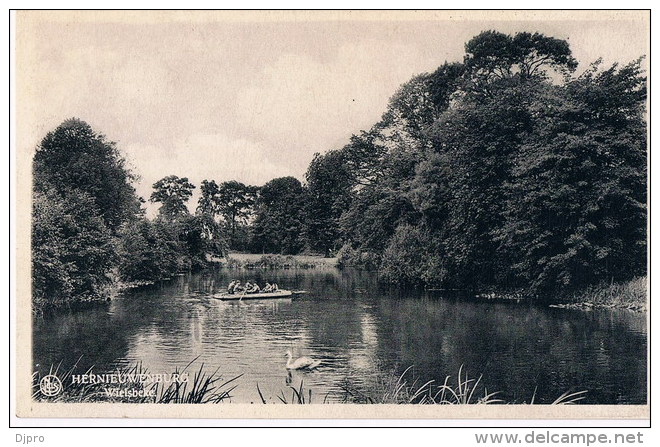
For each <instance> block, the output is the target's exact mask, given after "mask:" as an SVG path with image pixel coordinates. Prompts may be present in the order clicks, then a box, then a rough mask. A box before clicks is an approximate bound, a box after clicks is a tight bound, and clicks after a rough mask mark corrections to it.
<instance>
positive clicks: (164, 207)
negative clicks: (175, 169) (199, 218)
mask: <svg viewBox="0 0 660 447" xmlns="http://www.w3.org/2000/svg"><path fill="white" fill-rule="evenodd" d="M153 188H154V192H153V193H151V197H150V198H149V201H150V202H152V203H158V202H159V203H160V204H161V207H160V209H159V210H158V213H159V215H160V216H161V217H163V218H164V219H166V220H177V219H179V218H181V217H184V216H186V215H189V214H190V212H189V211H188V207H187V206H186V202H188V199H190V197H191V196H192V190H193V189H195V185H193V184H192V183H190V182H189V181H188V178H187V177H182V178H179V177H177V176H176V175H169V176H167V177H163V178H162V179H160V180H158V181H157V182H156V183H154V184H153Z"/></svg>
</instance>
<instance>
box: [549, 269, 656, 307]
mask: <svg viewBox="0 0 660 447" xmlns="http://www.w3.org/2000/svg"><path fill="white" fill-rule="evenodd" d="M561 301H562V302H560V303H557V304H553V305H552V306H553V307H561V308H571V309H587V310H588V309H591V308H608V309H629V310H634V311H639V312H644V311H646V309H647V304H648V300H647V277H646V276H641V277H639V278H635V279H632V280H630V281H626V282H624V283H610V284H599V285H596V286H591V287H588V288H587V289H585V290H582V291H580V292H577V293H574V294H573V295H570V296H568V297H566V298H564V299H563V300H561Z"/></svg>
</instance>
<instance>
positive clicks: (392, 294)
mask: <svg viewBox="0 0 660 447" xmlns="http://www.w3.org/2000/svg"><path fill="white" fill-rule="evenodd" d="M237 278H238V279H241V280H243V281H245V280H246V279H247V280H257V281H258V282H259V283H260V284H263V283H264V282H265V281H271V282H272V281H275V282H277V283H278V284H279V286H280V288H285V289H293V290H307V291H308V292H309V293H308V294H306V295H299V296H296V297H294V298H293V299H283V300H272V301H246V302H240V303H232V302H221V301H217V300H211V299H209V295H211V294H213V293H216V292H221V291H222V290H223V289H224V287H226V285H227V283H228V282H229V281H230V280H232V279H237ZM646 334H647V330H646V315H645V314H639V313H633V312H629V311H622V310H616V311H612V310H598V311H592V312H584V311H577V310H566V309H555V308H548V307H542V306H536V305H529V304H500V303H492V302H491V303H485V302H475V301H472V300H466V299H461V298H458V297H455V296H446V295H444V296H443V295H442V294H439V293H428V292H427V293H416V292H410V293H402V292H401V291H398V290H392V289H388V288H383V287H379V286H378V284H377V282H376V277H375V275H374V274H371V273H364V272H355V271H346V270H344V271H339V270H336V269H332V268H324V269H316V270H313V269H312V270H279V271H250V270H233V271H229V270H217V271H212V272H204V273H200V274H195V275H188V276H182V277H178V278H177V279H175V280H173V281H170V282H165V283H162V284H160V285H157V286H151V287H145V288H142V289H139V290H134V291H131V292H127V293H125V294H124V296H122V297H121V298H119V299H116V300H114V301H112V302H111V303H109V304H108V305H106V306H100V307H96V308H93V309H85V310H78V311H73V312H70V313H66V314H59V315H55V316H47V317H41V318H35V321H34V345H33V363H34V367H35V370H40V371H41V372H42V373H44V374H47V372H48V369H49V367H50V365H51V364H58V363H60V362H62V368H67V367H70V366H71V365H73V364H74V363H75V362H76V361H77V360H78V359H80V362H79V365H80V368H81V369H86V368H87V367H89V366H92V365H94V371H95V372H96V373H101V372H108V371H111V370H112V369H113V368H115V367H116V366H117V365H121V364H130V363H135V362H142V364H143V366H145V367H146V368H147V369H148V370H149V372H152V373H171V372H174V370H175V368H177V367H178V368H179V369H182V368H183V367H185V366H186V365H187V364H188V363H189V362H190V361H191V360H193V359H195V358H197V360H196V361H195V363H194V364H193V365H194V366H193V370H194V367H195V366H196V367H197V368H199V365H200V364H201V363H204V365H205V366H207V367H208V369H209V370H211V371H214V370H215V369H218V371H219V373H221V374H222V376H223V378H225V379H229V378H232V377H235V376H237V375H240V374H242V377H241V378H240V379H238V381H237V384H238V387H237V388H236V389H235V390H234V392H233V393H232V394H233V397H232V402H241V403H250V402H260V399H259V395H258V393H257V384H259V388H260V389H261V391H262V393H263V395H264V396H265V397H266V399H267V400H269V401H273V402H279V400H278V399H277V396H278V395H279V394H280V393H281V392H282V391H285V392H286V394H287V397H290V391H286V390H287V389H288V388H287V386H288V385H289V384H290V385H292V386H295V387H298V386H299V385H300V383H301V381H303V382H304V386H305V388H306V389H311V390H312V393H313V394H312V397H313V402H316V403H320V402H322V401H323V400H324V399H326V400H328V401H332V402H339V401H341V400H342V396H343V391H342V390H343V389H344V388H345V387H346V386H349V387H352V388H356V389H359V390H362V391H364V392H367V393H372V394H373V393H377V390H378V389H379V385H378V384H379V383H380V382H381V379H380V378H379V377H382V376H383V375H385V376H387V375H388V374H397V375H398V374H400V373H402V372H403V371H404V370H405V369H406V368H408V367H409V366H413V368H412V369H411V373H410V374H411V375H410V379H411V380H412V379H413V378H416V379H418V380H419V381H420V383H424V382H426V381H427V380H436V381H438V382H441V383H442V382H443V381H444V379H445V377H446V376H447V375H451V376H452V378H451V379H450V382H454V381H455V380H456V375H457V372H458V370H459V368H460V367H461V365H463V368H464V371H466V372H467V373H468V375H469V376H470V377H475V378H476V377H478V376H479V375H480V374H483V379H482V380H483V382H484V384H485V385H486V387H487V388H488V391H489V392H491V391H499V392H500V394H499V395H498V397H499V398H502V399H505V400H506V401H508V402H515V403H522V402H529V401H530V399H531V397H532V396H533V395H535V396H536V397H535V401H536V402H539V403H549V402H552V401H553V400H554V399H556V398H557V397H559V396H560V395H561V394H562V393H563V392H565V391H579V390H588V394H587V399H586V400H585V401H583V402H584V403H599V404H618V403H621V404H643V403H646V400H647V396H646V389H647V386H646V377H647V374H646V370H647V368H646V357H647V354H646V352H647V335H646ZM287 349H292V350H293V353H294V356H299V355H308V356H311V357H314V358H317V359H321V360H322V361H323V365H322V367H321V368H319V369H318V370H316V371H313V372H293V373H291V374H288V373H287V371H286V369H285V368H284V365H285V364H286V358H285V353H286V350H287Z"/></svg>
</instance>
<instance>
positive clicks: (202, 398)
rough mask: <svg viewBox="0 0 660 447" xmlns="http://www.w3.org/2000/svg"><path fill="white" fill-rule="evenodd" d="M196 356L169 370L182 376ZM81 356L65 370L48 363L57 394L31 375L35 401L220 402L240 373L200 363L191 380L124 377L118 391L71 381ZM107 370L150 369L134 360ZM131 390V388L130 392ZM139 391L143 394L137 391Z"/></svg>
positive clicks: (122, 373) (145, 372)
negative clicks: (44, 389) (51, 393)
mask: <svg viewBox="0 0 660 447" xmlns="http://www.w3.org/2000/svg"><path fill="white" fill-rule="evenodd" d="M196 360H197V358H195V359H194V360H193V361H191V362H190V363H188V365H186V366H185V367H184V368H183V369H182V370H179V369H178V368H176V369H175V370H174V372H173V373H172V374H171V375H172V376H173V375H178V376H181V375H182V374H183V373H186V372H187V370H188V369H189V367H190V366H191V365H192V364H193V363H194V362H195V361H196ZM79 362H80V359H78V361H77V362H76V363H75V364H74V365H73V366H72V367H71V368H69V369H68V370H66V371H63V372H62V371H60V369H61V363H60V364H58V365H57V366H55V365H51V367H50V369H49V372H48V374H51V375H55V376H57V377H58V378H59V379H60V381H61V382H62V384H64V386H63V389H62V392H61V393H60V394H58V395H56V396H44V395H43V394H42V393H41V391H40V386H39V383H40V381H41V379H42V376H41V375H40V374H39V373H37V372H35V373H34V374H33V375H32V398H33V399H34V400H36V401H47V402H119V403H163V404H196V403H201V404H204V403H221V402H225V401H227V400H230V399H231V392H232V391H233V390H234V389H236V386H237V385H236V384H235V383H234V382H235V381H237V380H238V379H239V378H240V377H241V376H240V375H239V376H236V377H234V378H231V379H229V380H226V381H223V380H222V377H221V376H220V375H219V374H218V370H215V371H214V372H212V373H208V372H206V371H205V365H204V364H203V363H202V364H201V365H200V367H199V370H197V371H196V372H195V374H194V375H193V377H192V380H188V381H186V382H183V381H171V382H154V383H152V384H146V385H145V384H144V383H142V382H139V381H126V382H124V383H118V384H114V385H112V387H113V388H116V389H117V390H118V391H120V393H116V394H112V393H108V392H107V387H108V385H107V384H105V383H81V382H74V381H72V380H71V377H72V376H73V375H74V374H78V372H79ZM93 371H94V367H93V366H92V367H90V368H88V369H87V370H85V371H84V372H83V373H82V374H83V375H91V374H94V372H93ZM110 374H116V375H117V376H126V377H131V376H135V377H137V376H141V375H148V374H149V371H148V370H147V369H146V368H145V367H144V366H143V365H142V364H141V363H136V364H133V365H127V366H123V367H119V368H117V369H115V370H114V371H112V372H111V373H110ZM130 392H133V394H131V393H130ZM140 392H142V394H143V395H142V396H140V395H138V393H140Z"/></svg>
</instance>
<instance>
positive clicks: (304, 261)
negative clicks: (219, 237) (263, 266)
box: [226, 253, 337, 267]
mask: <svg viewBox="0 0 660 447" xmlns="http://www.w3.org/2000/svg"><path fill="white" fill-rule="evenodd" d="M226 259H227V260H228V261H231V260H233V261H234V262H236V263H237V264H238V265H241V266H242V265H246V264H259V263H261V262H263V261H264V260H268V261H269V263H272V262H273V261H275V262H276V263H279V264H285V263H290V264H294V265H314V266H318V267H335V266H336V265H337V258H324V257H323V256H314V255H276V254H253V253H229V254H228V255H227V258H226Z"/></svg>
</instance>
